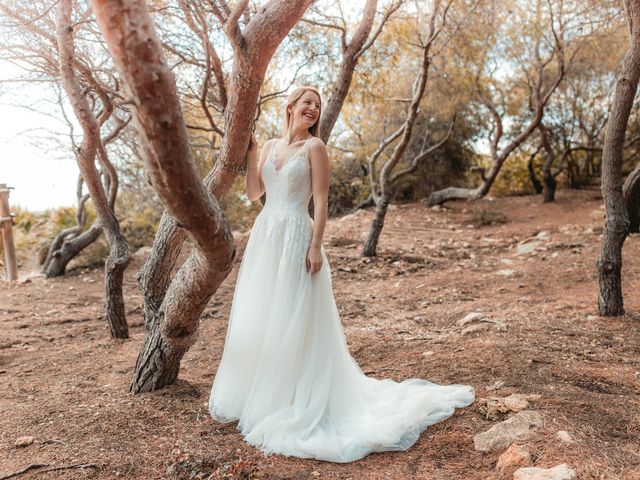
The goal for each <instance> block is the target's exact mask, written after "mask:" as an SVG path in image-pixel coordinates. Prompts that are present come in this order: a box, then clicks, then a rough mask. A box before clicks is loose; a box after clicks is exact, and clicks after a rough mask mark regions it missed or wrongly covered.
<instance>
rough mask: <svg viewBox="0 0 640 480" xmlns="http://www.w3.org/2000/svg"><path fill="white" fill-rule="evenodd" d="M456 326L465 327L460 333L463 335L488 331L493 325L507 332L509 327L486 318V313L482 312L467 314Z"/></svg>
mask: <svg viewBox="0 0 640 480" xmlns="http://www.w3.org/2000/svg"><path fill="white" fill-rule="evenodd" d="M456 325H457V326H459V327H465V328H463V329H462V331H461V332H460V333H461V334H462V335H467V334H469V333H474V332H481V331H484V330H488V329H489V328H490V327H491V325H493V326H495V327H497V328H498V330H500V331H505V330H507V325H505V324H504V323H502V322H498V321H496V320H491V319H490V318H487V317H485V316H484V313H480V312H470V313H468V314H466V315H465V316H464V318H461V319H460V320H458V321H457V322H456Z"/></svg>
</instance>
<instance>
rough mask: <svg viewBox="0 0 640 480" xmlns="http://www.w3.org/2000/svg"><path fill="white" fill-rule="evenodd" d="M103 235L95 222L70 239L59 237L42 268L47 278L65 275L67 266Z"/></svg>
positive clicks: (51, 247) (55, 240)
mask: <svg viewBox="0 0 640 480" xmlns="http://www.w3.org/2000/svg"><path fill="white" fill-rule="evenodd" d="M101 233H102V228H101V227H100V225H99V223H98V222H94V223H93V224H92V225H91V226H90V227H89V228H88V229H87V230H85V231H84V232H82V233H81V234H79V235H76V236H75V237H73V238H71V239H68V238H65V236H63V235H58V236H56V238H55V239H54V240H53V242H52V243H51V245H50V247H49V253H48V254H47V258H46V259H45V262H44V265H43V267H42V273H43V274H44V276H45V277H46V278H50V277H60V276H62V275H64V274H65V272H66V269H67V265H68V264H69V262H70V261H71V260H73V259H74V258H75V257H77V256H78V254H79V253H80V252H82V250H84V249H85V248H87V247H88V246H89V245H91V244H92V243H93V242H95V241H96V240H97V239H98V238H99V237H100V234H101Z"/></svg>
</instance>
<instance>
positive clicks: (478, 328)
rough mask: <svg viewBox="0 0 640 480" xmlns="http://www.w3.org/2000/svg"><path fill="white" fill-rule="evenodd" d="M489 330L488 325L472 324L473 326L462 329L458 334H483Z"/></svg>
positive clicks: (489, 326)
mask: <svg viewBox="0 0 640 480" xmlns="http://www.w3.org/2000/svg"><path fill="white" fill-rule="evenodd" d="M490 328H491V325H489V324H488V323H474V324H473V325H469V326H467V327H464V328H463V329H462V330H461V331H460V333H461V334H462V335H468V334H470V333H475V332H484V331H485V330H489V329H490Z"/></svg>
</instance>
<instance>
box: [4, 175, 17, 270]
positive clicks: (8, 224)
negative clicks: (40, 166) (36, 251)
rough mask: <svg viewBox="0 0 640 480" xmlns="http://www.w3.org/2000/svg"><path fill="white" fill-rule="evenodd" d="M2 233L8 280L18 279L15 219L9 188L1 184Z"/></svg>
mask: <svg viewBox="0 0 640 480" xmlns="http://www.w3.org/2000/svg"><path fill="white" fill-rule="evenodd" d="M0 232H2V242H3V246H4V258H5V264H6V266H7V280H9V281H11V280H17V279H18V264H17V263H16V248H15V245H14V244H13V217H12V216H11V213H10V211H9V187H7V185H6V184H5V183H0Z"/></svg>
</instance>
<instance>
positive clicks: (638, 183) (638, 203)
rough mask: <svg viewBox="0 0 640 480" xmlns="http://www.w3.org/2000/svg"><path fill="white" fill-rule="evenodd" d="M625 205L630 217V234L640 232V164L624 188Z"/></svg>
mask: <svg viewBox="0 0 640 480" xmlns="http://www.w3.org/2000/svg"><path fill="white" fill-rule="evenodd" d="M622 194H623V196H624V204H625V207H626V209H627V216H628V217H629V232H631V233H638V232H640V164H638V165H637V166H636V168H634V169H633V171H632V172H631V173H630V174H629V176H628V177H627V179H626V180H625V182H624V185H623V187H622Z"/></svg>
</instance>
